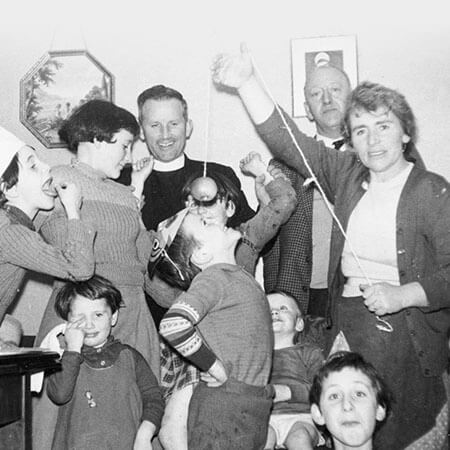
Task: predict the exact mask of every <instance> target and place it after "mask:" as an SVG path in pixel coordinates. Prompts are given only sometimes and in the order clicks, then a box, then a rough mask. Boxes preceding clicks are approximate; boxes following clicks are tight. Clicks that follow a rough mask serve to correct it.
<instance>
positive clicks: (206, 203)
mask: <svg viewBox="0 0 450 450" xmlns="http://www.w3.org/2000/svg"><path fill="white" fill-rule="evenodd" d="M220 200H222V197H221V196H220V195H219V194H216V195H215V196H214V197H213V198H212V199H211V200H197V199H196V198H194V197H193V196H192V195H189V197H188V199H187V203H188V204H189V206H192V207H196V208H199V207H203V208H211V206H214V205H215V204H216V203H217V202H218V201H220Z"/></svg>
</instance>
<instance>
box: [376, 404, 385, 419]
mask: <svg viewBox="0 0 450 450" xmlns="http://www.w3.org/2000/svg"><path fill="white" fill-rule="evenodd" d="M375 418H376V419H377V420H378V422H381V421H383V420H384V419H385V418H386V408H384V407H383V406H381V405H378V406H377V412H376V414H375Z"/></svg>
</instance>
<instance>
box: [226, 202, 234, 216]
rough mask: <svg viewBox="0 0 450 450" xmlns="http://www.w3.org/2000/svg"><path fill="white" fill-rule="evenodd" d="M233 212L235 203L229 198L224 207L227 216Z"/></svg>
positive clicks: (232, 214)
mask: <svg viewBox="0 0 450 450" xmlns="http://www.w3.org/2000/svg"><path fill="white" fill-rule="evenodd" d="M235 212H236V205H235V204H234V202H232V201H231V200H228V202H227V209H226V214H227V217H233V216H234V213H235Z"/></svg>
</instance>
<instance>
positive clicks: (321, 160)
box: [256, 109, 360, 203]
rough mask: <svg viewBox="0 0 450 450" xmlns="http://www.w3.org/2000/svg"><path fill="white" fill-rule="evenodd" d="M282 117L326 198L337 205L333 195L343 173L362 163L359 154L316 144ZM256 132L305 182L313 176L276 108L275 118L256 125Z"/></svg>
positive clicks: (291, 122) (287, 119)
mask: <svg viewBox="0 0 450 450" xmlns="http://www.w3.org/2000/svg"><path fill="white" fill-rule="evenodd" d="M283 117H284V118H285V120H286V122H287V124H288V126H289V129H290V130H291V131H292V134H293V135H294V137H295V141H296V143H297V144H298V146H299V147H300V149H301V150H302V153H303V154H304V155H305V157H306V160H307V161H308V164H309V166H310V168H311V169H312V171H313V172H314V175H315V176H316V177H317V180H318V181H319V183H320V185H321V186H322V188H323V189H324V192H325V194H326V196H327V197H328V199H329V200H330V201H331V202H332V203H334V193H335V192H336V186H337V185H338V183H339V180H340V179H341V181H342V174H343V173H348V171H349V170H350V168H351V167H353V166H355V167H356V166H357V165H358V164H360V163H358V162H357V155H356V153H355V152H337V151H336V150H335V149H329V148H327V147H326V146H325V145H324V143H323V142H322V141H316V140H315V139H313V138H311V137H309V136H306V135H305V134H304V133H302V132H301V131H300V130H299V129H298V127H297V125H296V124H295V123H294V121H293V120H292V119H291V118H290V117H289V116H288V115H287V114H286V113H285V112H284V111H283ZM256 130H257V132H258V134H259V135H260V136H261V138H262V139H263V141H264V143H265V144H266V145H267V146H268V147H269V150H270V151H271V153H272V154H273V156H274V157H275V158H276V159H278V160H279V161H281V162H283V163H284V164H286V165H287V166H289V167H291V168H292V169H294V170H295V171H296V172H298V173H299V174H300V175H301V176H303V177H304V178H305V179H308V178H310V177H311V174H310V172H309V170H308V168H307V166H306V164H305V161H304V159H303V157H302V155H301V153H300V152H299V150H298V148H297V146H296V145H295V143H294V141H293V139H292V137H291V135H290V133H289V132H288V130H287V128H286V126H285V124H284V122H283V121H282V118H281V116H280V114H279V112H278V110H277V109H274V110H273V112H272V115H271V116H270V117H269V118H268V119H267V120H266V121H265V122H263V123H262V124H260V125H257V126H256Z"/></svg>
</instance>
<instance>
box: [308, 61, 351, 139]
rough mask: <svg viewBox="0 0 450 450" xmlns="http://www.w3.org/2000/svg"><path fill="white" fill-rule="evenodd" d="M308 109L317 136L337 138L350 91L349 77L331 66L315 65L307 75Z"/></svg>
mask: <svg viewBox="0 0 450 450" xmlns="http://www.w3.org/2000/svg"><path fill="white" fill-rule="evenodd" d="M304 92H305V100H306V101H305V110H306V115H307V116H308V119H309V120H311V121H312V122H315V124H316V129H317V133H318V134H320V135H322V136H326V137H329V138H331V139H337V138H339V137H341V124H342V121H343V118H344V114H345V110H346V106H347V101H348V98H349V95H350V92H351V86H350V80H349V78H348V76H347V74H346V73H345V72H344V71H343V70H341V69H339V68H338V67H335V66H333V65H330V64H325V65H321V66H315V67H314V68H313V69H311V70H310V71H309V72H308V73H307V74H306V83H305V88H304Z"/></svg>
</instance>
